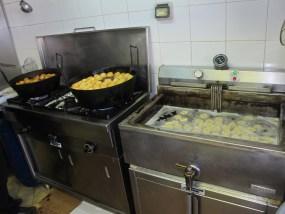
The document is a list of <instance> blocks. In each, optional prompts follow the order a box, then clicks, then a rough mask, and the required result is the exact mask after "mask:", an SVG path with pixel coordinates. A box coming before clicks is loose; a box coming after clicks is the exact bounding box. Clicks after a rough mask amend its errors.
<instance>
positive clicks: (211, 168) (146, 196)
mask: <svg viewBox="0 0 285 214" xmlns="http://www.w3.org/2000/svg"><path fill="white" fill-rule="evenodd" d="M284 83H285V73H284V72H278V71H277V72H269V71H250V70H237V69H236V70H235V69H233V70H213V69H207V68H192V67H184V66H162V67H161V68H160V72H159V87H158V91H159V92H158V95H157V96H155V97H154V98H153V99H152V101H150V102H148V103H146V104H145V106H144V107H143V108H141V109H140V111H137V112H134V113H132V114H131V115H130V116H129V117H128V118H127V119H126V120H124V121H123V122H122V123H121V124H120V126H119V127H120V132H121V138H122V145H123V151H124V157H125V160H126V161H127V163H129V164H130V165H131V167H130V169H129V171H130V174H131V181H132V187H133V194H134V197H135V204H136V213H141V214H145V213H147V214H152V213H153V214H154V213H164V214H168V213H169V214H170V213H201V214H212V213H232V214H235V213H237V214H238V213H239V214H240V213H275V212H276V209H277V207H278V205H279V204H280V203H281V202H282V201H283V198H284V193H285V192H284V190H285V171H284V166H285V148H284V134H283V133H284V102H285V93H284V92H285V90H284V89H285V84H284ZM150 192H151V194H150Z"/></svg>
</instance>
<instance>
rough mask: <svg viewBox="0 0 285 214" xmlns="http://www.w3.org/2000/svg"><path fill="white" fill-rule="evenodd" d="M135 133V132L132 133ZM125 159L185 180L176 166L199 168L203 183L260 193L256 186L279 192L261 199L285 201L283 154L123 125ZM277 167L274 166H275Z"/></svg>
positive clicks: (267, 194)
mask: <svg viewBox="0 0 285 214" xmlns="http://www.w3.org/2000/svg"><path fill="white" fill-rule="evenodd" d="M130 130H131V131H130ZM121 138H122V144H123V150H124V157H125V160H126V162H127V163H130V164H134V165H137V166H141V167H144V168H148V169H153V170H157V171H160V172H165V173H168V174H172V175H177V176H182V175H183V172H182V171H181V170H179V169H177V168H176V166H175V164H176V163H184V164H186V165H187V164H195V165H197V166H198V167H199V168H200V170H201V175H200V177H199V181H202V182H206V183H210V184H214V185H219V186H223V187H228V188H232V189H235V190H239V191H242V192H247V193H256V192H253V190H252V189H251V188H250V186H251V184H256V185H260V186H264V187H268V188H271V189H274V190H276V194H272V192H268V193H267V192H266V193H265V192H260V196H266V197H269V198H273V199H282V198H283V196H284V189H285V182H284V181H285V172H284V171H283V170H280V169H282V168H283V167H284V165H285V158H284V153H283V152H276V151H269V150H260V149H257V148H249V147H240V146H236V145H231V144H215V143H212V142H207V141H202V140H201V139H196V140H194V139H192V140H191V141H189V140H187V137H186V136H185V137H184V139H183V137H182V138H179V137H177V136H174V135H173V134H171V133H166V132H159V131H154V130H151V131H150V132H149V131H147V129H144V128H138V127H136V128H134V127H125V126H123V125H121ZM272 163H274V164H272Z"/></svg>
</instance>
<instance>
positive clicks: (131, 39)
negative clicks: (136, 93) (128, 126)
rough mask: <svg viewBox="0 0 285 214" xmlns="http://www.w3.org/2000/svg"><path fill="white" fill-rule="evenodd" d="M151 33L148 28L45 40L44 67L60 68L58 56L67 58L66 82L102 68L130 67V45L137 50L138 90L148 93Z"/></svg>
mask: <svg viewBox="0 0 285 214" xmlns="http://www.w3.org/2000/svg"><path fill="white" fill-rule="evenodd" d="M148 33H149V32H148V28H128V29H113V30H102V31H95V32H94V31H92V32H81V33H72V34H62V35H50V36H43V37H38V38H37V41H38V49H39V51H40V55H41V60H42V63H43V65H44V67H55V66H56V57H55V55H56V53H58V54H61V55H62V56H63V74H64V75H63V76H64V79H65V81H66V82H70V81H72V79H73V78H74V77H77V76H79V75H82V74H84V73H86V72H90V71H92V70H95V69H98V68H101V67H105V66H117V65H130V64H131V56H130V45H133V46H137V47H138V50H139V66H140V69H141V70H140V72H139V73H138V74H137V76H138V78H137V84H136V87H137V88H141V89H143V90H145V91H148V89H149V87H150V84H149V81H150V80H149V73H148V72H149V69H148V61H149V60H148V42H149V41H148ZM135 61H136V60H135Z"/></svg>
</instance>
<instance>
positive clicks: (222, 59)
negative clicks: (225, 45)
mask: <svg viewBox="0 0 285 214" xmlns="http://www.w3.org/2000/svg"><path fill="white" fill-rule="evenodd" d="M213 62H214V65H215V68H216V69H227V68H228V57H227V56H226V55H224V54H219V55H216V56H215V57H214V59H213Z"/></svg>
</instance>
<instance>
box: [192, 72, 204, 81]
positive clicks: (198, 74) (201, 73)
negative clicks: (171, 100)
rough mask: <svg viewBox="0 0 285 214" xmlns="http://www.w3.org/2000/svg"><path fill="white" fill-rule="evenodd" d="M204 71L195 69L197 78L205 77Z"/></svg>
mask: <svg viewBox="0 0 285 214" xmlns="http://www.w3.org/2000/svg"><path fill="white" fill-rule="evenodd" d="M203 75H204V73H203V71H202V70H196V71H194V77H195V78H197V79H201V78H202V77H203Z"/></svg>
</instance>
